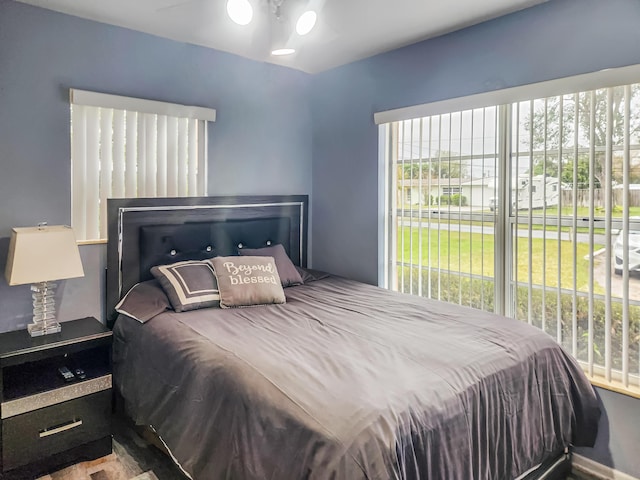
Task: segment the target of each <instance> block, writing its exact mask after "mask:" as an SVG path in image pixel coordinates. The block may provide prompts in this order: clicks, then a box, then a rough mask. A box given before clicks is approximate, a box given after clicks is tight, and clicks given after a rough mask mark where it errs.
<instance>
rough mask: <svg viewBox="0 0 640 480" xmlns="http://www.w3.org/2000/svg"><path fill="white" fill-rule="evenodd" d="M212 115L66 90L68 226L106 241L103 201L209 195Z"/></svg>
mask: <svg viewBox="0 0 640 480" xmlns="http://www.w3.org/2000/svg"><path fill="white" fill-rule="evenodd" d="M207 121H215V110H211V109H207V108H201V107H188V106H183V105H176V104H169V103H164V102H155V101H150V100H141V99H134V98H127V97H120V96H115V95H106V94H101V93H94V92H85V91H81V90H71V172H72V175H71V176H72V178H71V204H72V209H71V210H72V216H71V219H72V220H71V221H72V226H73V229H74V232H75V234H76V238H77V239H78V240H79V241H87V240H89V241H91V240H102V239H105V238H106V236H107V213H106V212H107V202H106V199H107V198H133V197H178V196H180V197H183V196H199V195H205V194H206V178H207V170H206V166H207Z"/></svg>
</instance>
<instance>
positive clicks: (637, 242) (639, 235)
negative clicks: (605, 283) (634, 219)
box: [613, 230, 640, 275]
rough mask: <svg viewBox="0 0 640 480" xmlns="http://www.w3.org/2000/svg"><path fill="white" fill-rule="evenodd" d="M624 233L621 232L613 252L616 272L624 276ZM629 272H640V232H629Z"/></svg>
mask: <svg viewBox="0 0 640 480" xmlns="http://www.w3.org/2000/svg"><path fill="white" fill-rule="evenodd" d="M623 241H624V232H623V231H620V233H619V234H618V238H617V239H616V243H615V245H614V247H613V252H614V255H615V258H616V264H615V267H614V271H615V272H616V275H622V269H623V268H624V262H623V256H624V244H623ZM629 272H640V231H636V230H630V231H629Z"/></svg>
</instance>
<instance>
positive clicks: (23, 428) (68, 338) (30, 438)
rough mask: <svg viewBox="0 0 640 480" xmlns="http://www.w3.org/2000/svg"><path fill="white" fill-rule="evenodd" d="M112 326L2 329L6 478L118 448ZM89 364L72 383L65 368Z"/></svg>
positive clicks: (0, 388) (76, 323)
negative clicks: (37, 332)
mask: <svg viewBox="0 0 640 480" xmlns="http://www.w3.org/2000/svg"><path fill="white" fill-rule="evenodd" d="M111 340H112V334H111V330H109V329H108V328H106V327H105V326H104V325H102V324H101V323H100V322H99V321H98V320H96V319H95V318H91V317H89V318H83V319H80V320H73V321H69V322H64V323H63V324H62V331H61V332H60V333H55V334H52V335H45V336H42V337H33V338H32V337H30V336H29V334H28V333H27V331H26V330H19V331H14V332H8V333H3V334H0V373H1V375H0V423H1V440H0V445H1V452H2V458H1V465H2V476H1V478H3V479H5V478H35V477H36V476H38V475H42V474H45V473H47V472H51V471H54V470H57V469H59V468H62V467H65V466H67V465H71V464H73V463H77V462H81V461H85V460H92V459H95V458H98V457H102V456H105V455H108V454H110V453H111V415H112V407H111V405H112V393H111ZM62 366H66V367H67V368H69V370H71V371H72V372H74V371H75V370H76V369H78V368H80V369H82V370H84V374H85V378H78V377H76V378H74V379H73V380H72V381H65V380H64V378H63V377H62V375H61V374H60V372H59V371H58V368H60V367H62Z"/></svg>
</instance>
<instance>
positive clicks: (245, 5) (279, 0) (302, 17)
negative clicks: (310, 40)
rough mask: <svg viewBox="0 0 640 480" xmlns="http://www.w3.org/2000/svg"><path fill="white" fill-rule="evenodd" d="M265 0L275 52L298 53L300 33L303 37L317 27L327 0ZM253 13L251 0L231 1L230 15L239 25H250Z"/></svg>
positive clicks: (228, 0)
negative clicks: (319, 15) (296, 45)
mask: <svg viewBox="0 0 640 480" xmlns="http://www.w3.org/2000/svg"><path fill="white" fill-rule="evenodd" d="M261 3H262V5H265V4H266V6H267V8H268V15H269V21H268V24H269V27H270V33H271V55H274V56H283V55H291V54H293V53H295V52H296V48H295V44H296V43H297V42H296V40H297V38H296V36H297V37H303V36H305V35H307V34H308V33H310V32H311V30H313V28H314V27H315V25H316V22H317V20H318V13H319V12H320V11H321V9H322V6H323V4H324V0H261ZM253 12H254V7H253V5H252V2H251V1H250V0H227V14H228V15H229V18H231V20H233V21H234V22H235V23H237V24H238V25H241V26H245V25H249V24H250V23H251V21H252V20H253ZM294 20H295V23H294ZM293 27H295V28H293Z"/></svg>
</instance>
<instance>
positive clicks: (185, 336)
mask: <svg viewBox="0 0 640 480" xmlns="http://www.w3.org/2000/svg"><path fill="white" fill-rule="evenodd" d="M285 293H286V297H287V303H286V304H284V305H269V306H258V307H251V308H240V309H220V308H208V309H201V310H196V311H191V312H183V313H175V312H173V311H166V312H165V313H162V314H160V315H158V316H156V317H154V318H153V319H151V320H150V321H148V322H147V323H145V324H141V323H138V322H137V321H135V320H133V319H131V318H129V317H126V316H122V315H121V316H120V317H119V318H118V320H117V321H116V324H115V327H114V353H113V361H114V380H115V383H116V386H117V388H118V390H119V392H120V394H121V395H122V397H123V398H124V401H125V406H126V409H127V412H128V413H129V414H130V415H131V416H132V417H133V419H134V420H135V421H136V422H138V423H140V424H147V425H152V426H153V427H154V429H155V430H156V432H157V433H158V434H159V436H160V437H161V438H162V440H163V441H164V442H165V444H166V445H167V446H168V448H169V449H170V451H171V453H172V455H173V456H174V458H175V459H176V461H177V462H178V463H179V464H180V465H181V467H182V468H183V469H184V470H185V471H186V472H187V473H188V474H189V475H190V476H191V477H192V478H194V479H206V480H212V479H261V480H263V479H303V478H306V479H335V480H341V479H345V480H346V479H348V480H357V479H385V480H386V479H460V480H463V479H464V480H469V479H514V478H516V477H518V476H519V475H521V474H522V473H524V472H526V471H527V470H529V469H531V468H532V467H534V466H536V465H538V464H540V463H542V462H543V461H544V460H546V459H548V458H549V457H550V456H552V455H555V454H557V453H558V452H560V451H562V450H563V449H564V448H565V447H567V446H569V445H572V444H573V445H587V446H589V445H592V444H593V442H594V440H595V435H596V432H597V422H598V418H599V414H600V413H599V410H598V406H597V401H596V397H595V394H594V391H593V389H592V387H591V385H590V383H589V381H588V380H587V378H586V377H585V375H584V374H583V372H582V370H581V369H580V367H579V366H578V365H577V364H576V362H575V361H574V360H573V358H572V357H571V356H570V355H568V354H567V353H566V352H564V351H563V350H562V348H561V347H560V346H558V344H557V343H555V342H554V341H553V339H552V338H551V337H549V336H548V335H547V334H545V333H543V332H542V331H540V330H537V329H535V328H533V327H531V326H529V325H527V324H524V323H521V322H519V321H516V320H513V319H509V318H505V317H501V316H498V315H494V314H491V313H486V312H482V311H478V310H474V309H470V308H465V307H460V306H456V305H451V304H448V303H444V302H438V301H434V300H429V299H425V298H420V297H415V296H410V295H404V294H400V293H397V292H392V291H388V290H384V289H381V288H377V287H373V286H370V285H365V284H362V283H358V282H354V281H350V280H346V279H343V278H339V277H329V278H325V279H323V280H319V281H315V282H311V283H308V284H305V285H301V286H296V287H290V288H287V289H285Z"/></svg>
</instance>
